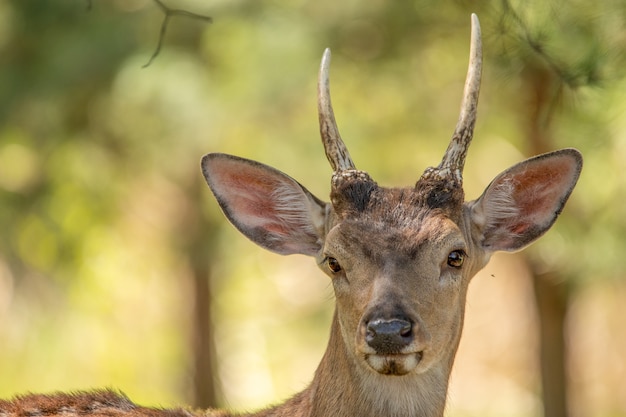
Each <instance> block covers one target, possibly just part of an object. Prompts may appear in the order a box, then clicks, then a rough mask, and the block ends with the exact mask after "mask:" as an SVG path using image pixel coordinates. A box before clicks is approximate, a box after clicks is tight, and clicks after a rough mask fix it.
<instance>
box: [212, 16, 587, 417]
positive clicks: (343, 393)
mask: <svg viewBox="0 0 626 417" xmlns="http://www.w3.org/2000/svg"><path fill="white" fill-rule="evenodd" d="M481 49H482V48H481V40H480V27H479V23H478V19H477V17H476V16H475V15H473V16H472V41H471V52H470V63H469V70H468V74H467V80H466V84H465V91H464V96H463V101H462V106H461V114H460V117H459V121H458V124H457V126H456V129H455V131H454V134H453V135H452V140H451V142H450V145H449V146H448V149H447V151H446V153H445V155H444V157H443V160H442V162H441V163H440V164H439V166H437V167H435V168H429V169H427V170H426V171H425V172H424V174H423V175H422V176H421V178H420V179H419V180H418V181H417V183H416V184H415V186H412V187H407V188H383V187H381V186H379V185H378V184H377V183H376V182H375V181H374V180H373V179H372V178H371V177H370V176H369V175H368V174H367V173H366V172H364V171H361V170H358V169H357V168H356V167H355V164H354V162H352V159H351V157H350V155H349V153H348V150H347V148H346V146H345V144H344V142H343V141H342V139H341V137H340V135H339V131H338V129H337V125H336V122H335V117H334V114H333V109H332V106H331V101H330V95H329V81H328V70H329V63H330V52H329V51H328V50H326V52H325V53H324V57H323V59H322V64H321V69H320V73H319V83H318V109H319V121H320V131H321V136H322V141H323V143H324V148H325V151H326V156H327V158H328V160H329V162H330V165H331V167H332V169H333V171H334V172H333V175H332V181H331V192H330V203H325V202H323V201H322V200H320V199H319V198H317V197H315V196H314V195H312V194H311V193H310V192H309V191H307V189H306V188H304V187H303V186H302V185H300V184H299V183H298V182H297V181H295V180H294V179H292V178H290V177H289V176H287V175H285V174H283V173H282V172H279V171H277V170H275V169H273V168H271V167H268V166H266V165H263V164H260V163H258V162H254V161H250V160H247V159H242V158H238V157H235V156H230V155H224V154H209V155H206V156H205V157H204V158H203V160H202V169H203V172H204V176H205V178H206V180H207V182H208V184H209V186H210V188H211V190H212V191H213V193H214V194H215V197H216V198H217V201H218V202H219V204H220V206H221V208H222V210H223V211H224V213H225V215H226V217H228V219H229V220H230V221H231V223H232V224H233V225H234V226H235V227H236V228H237V229H239V231H241V232H242V233H243V234H244V235H245V236H246V237H248V238H249V239H251V240H252V241H253V242H255V243H257V244H258V245H260V246H262V247H264V248H266V249H269V250H271V251H274V252H277V253H279V254H283V255H287V254H294V253H299V254H304V255H309V256H312V257H314V258H315V260H316V262H317V264H318V265H319V267H320V269H321V270H322V271H323V272H324V273H326V274H327V275H328V276H329V277H330V278H331V280H332V284H333V287H334V291H335V296H336V311H335V315H334V319H333V324H332V330H331V336H330V342H329V345H328V349H327V351H326V354H325V355H324V359H323V361H322V363H321V364H320V366H319V368H318V371H317V373H316V376H315V380H314V381H313V384H312V385H311V387H310V388H309V389H308V390H307V391H305V393H304V394H301V395H300V396H299V397H297V398H299V400H298V401H303V402H305V403H307V404H308V406H309V407H310V411H309V412H308V413H305V414H303V415H316V416H330V415H333V416H367V415H377V416H381V415H385V416H396V415H398V416H400V415H404V416H414V415H428V416H430V415H441V414H442V413H443V407H444V403H445V396H446V386H447V381H448V377H449V374H450V370H451V366H452V362H453V359H454V356H455V353H456V350H457V346H458V343H459V339H460V336H461V328H462V325H463V314H464V304H465V296H466V292H467V287H468V284H469V281H470V279H471V278H472V276H474V275H475V274H476V273H477V272H478V271H479V270H480V269H481V268H483V267H484V266H485V264H486V263H487V261H488V260H489V257H490V255H491V254H492V253H493V252H495V251H498V250H501V251H515V250H519V249H521V248H523V247H525V246H526V245H528V244H529V243H531V242H533V241H534V240H535V239H537V238H538V237H539V236H541V235H542V234H543V233H544V232H545V231H546V230H548V229H549V228H550V226H552V224H553V223H554V221H555V220H556V218H557V216H558V215H559V213H560V212H561V210H562V209H563V205H564V204H565V202H566V200H567V198H568V197H569V195H570V193H571V191H572V189H573V187H574V185H575V183H576V181H577V179H578V176H579V174H580V171H581V167H582V158H581V156H580V154H579V152H578V151H576V150H574V149H563V150H560V151H556V152H552V153H549V154H545V155H541V156H538V157H535V158H531V159H528V160H526V161H524V162H522V163H519V164H517V165H515V166H513V167H512V168H509V169H508V170H506V171H504V172H503V173H501V174H500V175H498V176H497V177H496V178H495V179H494V180H493V182H492V183H491V184H490V185H489V186H488V187H487V189H486V190H485V191H484V193H483V195H482V196H481V197H479V198H478V199H477V200H473V201H470V202H464V193H463V188H462V185H463V184H462V183H463V178H462V171H463V165H464V162H465V156H466V153H467V149H468V146H469V144H470V141H471V139H472V133H473V129H474V123H475V120H476V109H477V102H478V92H479V86H480V77H481V65H482V51H481ZM294 415H295V414H294ZM297 415H300V414H297Z"/></svg>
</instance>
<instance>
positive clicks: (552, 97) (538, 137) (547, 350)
mask: <svg viewBox="0 0 626 417" xmlns="http://www.w3.org/2000/svg"><path fill="white" fill-rule="evenodd" d="M525 75H526V77H525V84H526V87H527V88H526V91H527V94H529V96H528V108H527V119H526V123H528V125H527V126H528V136H527V138H528V144H529V146H528V150H529V153H530V154H531V155H538V154H542V153H545V152H548V151H550V150H553V148H554V147H553V144H552V140H551V134H550V125H551V116H552V114H553V112H554V111H555V106H556V105H557V104H558V97H559V93H560V88H561V87H560V80H559V79H558V78H557V77H556V76H555V75H554V74H553V73H552V72H551V71H549V70H548V69H546V68H541V67H540V66H532V67H529V68H527V70H526V72H525ZM529 263H530V265H531V272H532V274H533V278H532V279H533V286H534V290H535V291H534V295H535V305H536V307H537V317H538V318H539V329H538V331H539V363H540V373H541V385H542V395H543V410H544V417H566V416H567V415H568V410H567V403H568V399H567V397H568V392H567V370H566V366H567V363H566V349H567V346H566V344H565V320H566V316H567V312H568V305H569V296H570V294H569V291H567V286H566V284H565V278H564V277H562V276H560V274H559V273H558V272H557V271H550V272H548V273H545V272H539V271H543V270H544V269H545V268H542V267H541V266H540V265H539V264H537V263H535V262H529Z"/></svg>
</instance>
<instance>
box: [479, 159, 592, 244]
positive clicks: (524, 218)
mask: <svg viewBox="0 0 626 417" xmlns="http://www.w3.org/2000/svg"><path fill="white" fill-rule="evenodd" d="M581 169H582V156H581V155H580V152H578V151H577V150H575V149H562V150H560V151H555V152H551V153H547V154H544V155H539V156H536V157H534V158H530V159H527V160H526V161H524V162H521V163H519V164H517V165H514V166H513V167H511V168H509V169H507V170H506V171H504V172H503V173H501V174H500V175H498V176H497V177H496V178H495V179H494V180H493V181H492V182H491V184H489V186H488V187H487V189H486V190H485V192H484V193H483V195H482V196H481V197H480V198H479V199H478V200H476V201H475V202H472V203H469V204H470V206H471V211H470V213H471V214H470V216H471V221H472V224H473V230H474V233H476V235H477V236H475V239H477V241H478V242H477V243H478V244H480V245H481V246H482V247H483V248H484V249H485V250H486V251H488V252H495V251H498V250H501V251H509V252H510V251H516V250H519V249H522V248H523V247H525V246H526V245H529V244H530V243H532V242H533V241H535V239H537V238H538V237H539V236H541V235H542V234H544V233H545V232H546V231H547V230H548V229H549V228H550V227H551V226H552V224H554V222H555V221H556V218H557V217H558V215H559V214H561V210H563V206H564V205H565V202H566V201H567V199H568V197H569V195H570V193H571V192H572V190H573V188H574V185H576V181H578V177H579V175H580V171H581Z"/></svg>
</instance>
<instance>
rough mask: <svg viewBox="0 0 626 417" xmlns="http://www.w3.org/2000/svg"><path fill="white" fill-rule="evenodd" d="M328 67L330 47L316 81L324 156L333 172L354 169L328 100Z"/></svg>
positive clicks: (325, 53)
mask: <svg viewBox="0 0 626 417" xmlns="http://www.w3.org/2000/svg"><path fill="white" fill-rule="evenodd" d="M329 67H330V49H328V48H327V49H326V50H325V51H324V56H323V57H322V64H321V65H320V73H319V78H318V82H317V108H318V113H319V119H320V134H321V135H322V142H323V143H324V150H325V151H326V157H327V158H328V162H330V165H331V167H332V168H333V171H334V172H341V171H346V170H350V169H355V166H354V162H352V159H351V158H350V154H349V153H348V149H347V148H346V145H345V144H344V143H343V140H341V136H340V135H339V129H338V128H337V122H336V121H335V114H334V112H333V106H332V104H331V102H330V87H329V83H330V82H329V78H328V69H329Z"/></svg>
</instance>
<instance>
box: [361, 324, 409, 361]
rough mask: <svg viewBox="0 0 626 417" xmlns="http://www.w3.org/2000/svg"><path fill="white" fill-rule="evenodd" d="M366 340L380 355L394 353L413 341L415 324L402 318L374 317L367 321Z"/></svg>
mask: <svg viewBox="0 0 626 417" xmlns="http://www.w3.org/2000/svg"><path fill="white" fill-rule="evenodd" d="M365 341H366V342H367V344H368V345H369V346H370V347H371V348H373V349H374V350H376V353H377V354H379V355H392V354H397V353H400V351H401V350H402V349H403V348H404V347H406V346H407V345H408V344H409V343H411V342H412V341H413V325H412V324H411V323H410V322H409V321H407V320H402V319H391V320H385V319H374V320H371V321H369V322H368V323H367V325H366V332H365Z"/></svg>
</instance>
